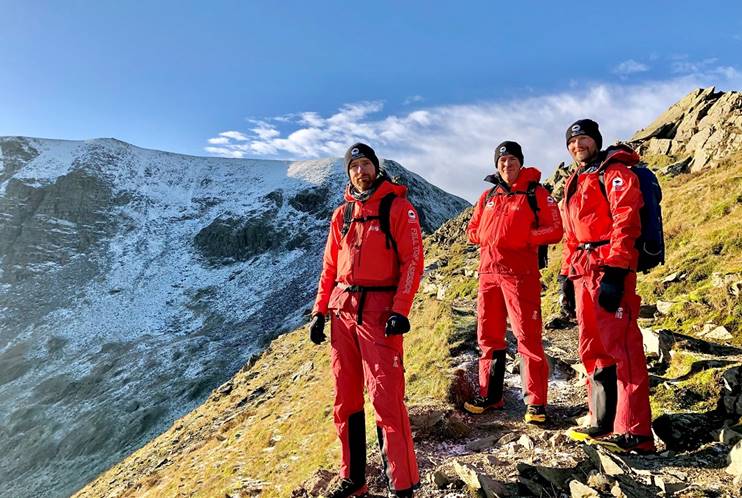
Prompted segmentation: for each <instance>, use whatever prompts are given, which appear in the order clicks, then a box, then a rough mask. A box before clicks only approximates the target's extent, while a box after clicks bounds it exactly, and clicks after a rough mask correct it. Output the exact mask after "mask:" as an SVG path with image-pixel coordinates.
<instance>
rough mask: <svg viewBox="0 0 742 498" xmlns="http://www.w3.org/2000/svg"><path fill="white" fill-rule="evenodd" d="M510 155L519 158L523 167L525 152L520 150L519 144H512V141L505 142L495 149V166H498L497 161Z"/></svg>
mask: <svg viewBox="0 0 742 498" xmlns="http://www.w3.org/2000/svg"><path fill="white" fill-rule="evenodd" d="M508 154H510V155H511V156H515V157H517V158H518V161H520V165H521V166H523V150H522V149H521V148H520V144H519V143H518V142H512V141H510V140H505V141H504V142H503V143H501V144H500V145H498V146H497V148H495V166H497V161H498V160H499V159H500V157H502V156H506V155H508Z"/></svg>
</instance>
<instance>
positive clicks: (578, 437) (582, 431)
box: [567, 427, 611, 442]
mask: <svg viewBox="0 0 742 498" xmlns="http://www.w3.org/2000/svg"><path fill="white" fill-rule="evenodd" d="M610 434H611V431H609V430H605V429H601V428H600V427H573V428H572V429H569V430H568V431H567V437H568V438H570V439H571V440H572V441H579V442H589V441H592V440H597V439H600V438H604V437H606V436H609V435H610Z"/></svg>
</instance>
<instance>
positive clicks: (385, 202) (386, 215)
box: [379, 192, 397, 252]
mask: <svg viewBox="0 0 742 498" xmlns="http://www.w3.org/2000/svg"><path fill="white" fill-rule="evenodd" d="M396 197H397V196H396V195H395V194H394V193H393V192H390V193H388V194H386V195H385V196H384V197H382V198H381V202H380V203H379V228H381V231H382V232H384V235H386V248H387V249H394V252H397V242H396V241H395V240H394V237H393V236H392V227H391V222H390V218H391V212H392V203H393V202H394V199H395V198H396Z"/></svg>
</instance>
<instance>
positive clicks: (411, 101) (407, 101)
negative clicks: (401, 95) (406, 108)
mask: <svg viewBox="0 0 742 498" xmlns="http://www.w3.org/2000/svg"><path fill="white" fill-rule="evenodd" d="M423 100H425V99H424V98H423V97H422V96H421V95H413V96H412V97H407V98H406V99H404V101H403V102H402V105H410V104H417V103H418V102H422V101H423Z"/></svg>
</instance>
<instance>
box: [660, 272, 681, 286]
mask: <svg viewBox="0 0 742 498" xmlns="http://www.w3.org/2000/svg"><path fill="white" fill-rule="evenodd" d="M684 277H685V273H680V272H677V271H676V272H673V273H671V274H669V275H668V276H666V277H665V278H663V279H662V283H663V284H670V283H673V282H680V281H681V280H683V278H684Z"/></svg>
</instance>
